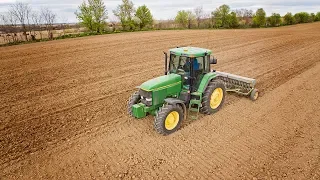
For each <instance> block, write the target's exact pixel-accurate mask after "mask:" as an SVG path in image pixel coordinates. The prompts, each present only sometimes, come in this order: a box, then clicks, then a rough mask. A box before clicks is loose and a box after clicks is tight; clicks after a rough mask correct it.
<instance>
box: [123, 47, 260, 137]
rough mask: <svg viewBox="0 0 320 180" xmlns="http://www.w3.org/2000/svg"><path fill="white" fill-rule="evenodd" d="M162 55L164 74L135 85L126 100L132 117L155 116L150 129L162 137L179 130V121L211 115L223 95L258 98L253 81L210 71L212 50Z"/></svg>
mask: <svg viewBox="0 0 320 180" xmlns="http://www.w3.org/2000/svg"><path fill="white" fill-rule="evenodd" d="M164 54H165V75H164V76H160V77H157V78H154V79H151V80H149V81H147V82H145V83H143V84H141V85H140V86H139V90H138V91H137V92H135V93H134V94H133V95H132V96H131V97H130V99H129V101H128V113H129V114H130V116H132V117H135V118H138V119H140V118H144V117H146V116H147V115H148V114H151V115H154V116H155V121H154V127H155V129H156V131H157V132H158V133H160V134H163V135H168V134H171V133H173V132H175V131H177V130H178V129H179V128H180V125H181V122H182V121H183V120H184V119H186V118H187V116H189V114H190V112H193V114H196V115H193V116H192V115H190V116H191V118H192V119H196V118H197V117H198V113H199V112H201V113H203V114H207V115H210V114H213V113H215V112H217V111H219V110H220V109H221V107H222V106H223V103H224V100H225V95H226V92H228V91H229V92H235V93H237V94H241V95H245V96H250V98H251V99H252V100H256V99H257V98H258V90H257V89H255V84H256V80H254V79H251V78H246V77H241V76H237V75H233V74H229V73H224V72H218V71H215V70H211V66H210V64H216V63H217V59H215V58H213V57H212V58H210V57H211V56H212V51H211V50H208V49H203V48H196V47H177V48H174V49H170V57H169V63H168V54H167V53H164Z"/></svg>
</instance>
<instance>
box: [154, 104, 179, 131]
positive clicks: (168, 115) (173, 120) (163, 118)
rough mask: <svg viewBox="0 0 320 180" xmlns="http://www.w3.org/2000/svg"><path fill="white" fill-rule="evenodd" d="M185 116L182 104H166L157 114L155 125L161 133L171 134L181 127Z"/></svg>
mask: <svg viewBox="0 0 320 180" xmlns="http://www.w3.org/2000/svg"><path fill="white" fill-rule="evenodd" d="M183 117H184V116H183V110H182V108H181V107H180V106H177V105H170V104H167V105H164V106H163V107H162V108H160V109H159V111H158V112H157V114H156V117H155V121H154V127H155V129H156V131H157V132H158V133H159V134H162V135H169V134H171V133H174V132H176V131H177V130H178V129H179V128H180V125H181V122H182V121H183Z"/></svg>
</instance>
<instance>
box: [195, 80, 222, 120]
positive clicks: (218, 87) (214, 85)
mask: <svg viewBox="0 0 320 180" xmlns="http://www.w3.org/2000/svg"><path fill="white" fill-rule="evenodd" d="M225 95H226V87H225V85H224V83H223V82H222V81H220V80H214V81H211V82H210V83H209V85H208V86H207V88H206V90H205V92H204V94H203V98H202V108H201V112H202V113H203V114H207V115H210V114H213V113H216V112H218V111H219V110H220V109H221V107H222V105H223V103H224V100H225Z"/></svg>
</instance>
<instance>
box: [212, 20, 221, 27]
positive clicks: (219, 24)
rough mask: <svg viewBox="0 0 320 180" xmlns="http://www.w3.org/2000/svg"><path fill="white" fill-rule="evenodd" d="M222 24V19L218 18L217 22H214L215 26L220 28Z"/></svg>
mask: <svg viewBox="0 0 320 180" xmlns="http://www.w3.org/2000/svg"><path fill="white" fill-rule="evenodd" d="M221 26H222V20H220V19H218V20H216V22H215V24H214V27H215V28H220V27H221Z"/></svg>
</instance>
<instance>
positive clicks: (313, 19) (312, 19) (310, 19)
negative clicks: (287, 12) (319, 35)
mask: <svg viewBox="0 0 320 180" xmlns="http://www.w3.org/2000/svg"><path fill="white" fill-rule="evenodd" d="M315 20H316V15H315V14H314V13H311V14H310V18H309V22H314V21H315Z"/></svg>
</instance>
